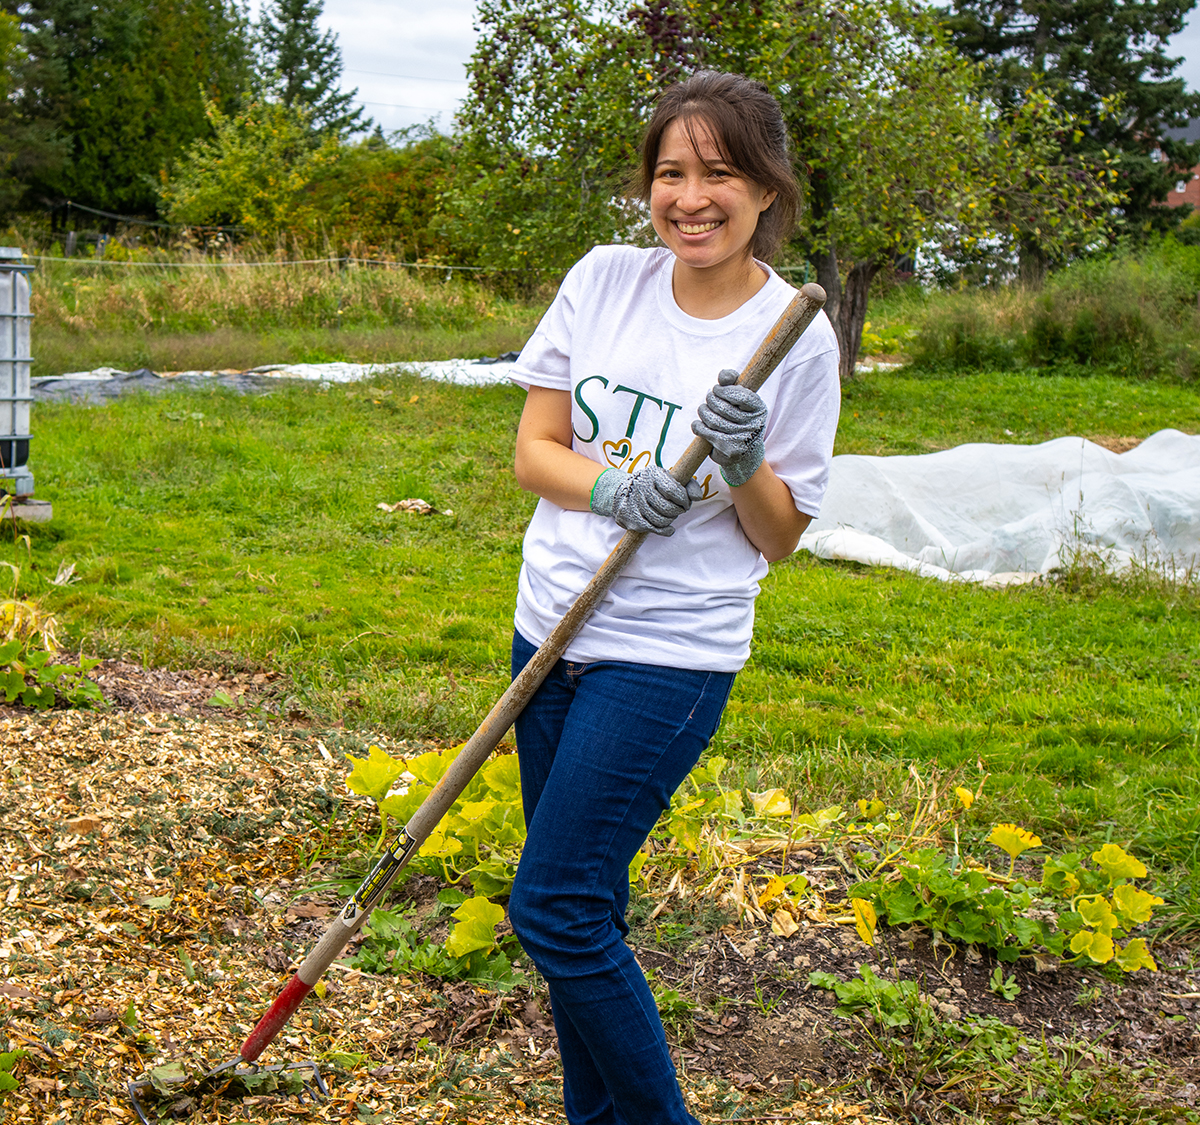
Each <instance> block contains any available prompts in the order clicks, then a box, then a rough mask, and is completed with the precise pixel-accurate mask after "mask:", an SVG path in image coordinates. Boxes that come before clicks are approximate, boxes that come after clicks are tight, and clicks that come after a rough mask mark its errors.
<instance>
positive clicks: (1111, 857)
mask: <svg viewBox="0 0 1200 1125" xmlns="http://www.w3.org/2000/svg"><path fill="white" fill-rule="evenodd" d="M1092 859H1093V860H1094V861H1095V862H1096V863H1097V864H1098V865H1099V867H1100V868H1101V870H1102V871H1103V872H1104V874H1105V875H1107V876H1108V878H1109V880H1110V881H1111V882H1114V883H1115V882H1116V881H1117V880H1118V879H1144V878H1145V877H1146V874H1147V871H1146V865H1145V864H1144V863H1142V861H1141V860H1139V859H1135V858H1134V857H1133V856H1131V855H1130V854H1129V853H1128V852H1127V851H1125V850H1124V848H1120V847H1118V846H1117V845H1116V844H1105V845H1104V847H1102V848H1101V849H1100V850H1099V851H1098V852H1092Z"/></svg>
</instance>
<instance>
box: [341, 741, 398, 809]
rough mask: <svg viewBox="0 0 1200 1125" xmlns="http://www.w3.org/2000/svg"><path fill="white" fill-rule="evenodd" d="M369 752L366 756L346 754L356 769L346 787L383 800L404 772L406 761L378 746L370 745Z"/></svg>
mask: <svg viewBox="0 0 1200 1125" xmlns="http://www.w3.org/2000/svg"><path fill="white" fill-rule="evenodd" d="M367 753H368V757H366V758H356V757H355V756H354V755H353V754H347V755H346V757H347V758H349V759H350V761H352V762H353V763H354V769H353V770H352V771H351V773H350V776H349V777H348V778H346V787H347V788H348V789H349V790H350V791H351V792H352V793H362V794H364V795H365V796H368V797H373V798H374V799H375V800H376V801H381V800H383V798H384V797H385V796H386V794H387V791H388V790H389V789H391V787H392V782H394V781H395V780H396V778H398V777H399V776H400V775H401V774H402V773H403V772H404V763H403V762H398V761H396V759H395V758H393V757H392V756H391V755H390V754H386V753H384V752H383V751H382V750H380V749H379V747H378V746H370V747H368V749H367Z"/></svg>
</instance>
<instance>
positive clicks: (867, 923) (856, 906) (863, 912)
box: [850, 898, 879, 946]
mask: <svg viewBox="0 0 1200 1125" xmlns="http://www.w3.org/2000/svg"><path fill="white" fill-rule="evenodd" d="M850 908H851V909H852V910H853V911H854V928H855V929H856V930H857V931H858V936H859V937H860V938H862V939H863V941H865V942H866V943H867V945H871V946H873V945H874V944H875V926H876V924H877V923H878V921H879V916H878V915H877V914H876V913H875V907H873V906H872V905H871V904H870V903H869V902H867V900H866V899H865V898H852V899H851V900H850Z"/></svg>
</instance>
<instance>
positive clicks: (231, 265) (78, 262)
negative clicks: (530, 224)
mask: <svg viewBox="0 0 1200 1125" xmlns="http://www.w3.org/2000/svg"><path fill="white" fill-rule="evenodd" d="M25 257H26V258H27V259H28V260H29V261H31V262H66V263H67V264H69V265H73V266H124V267H144V268H147V269H177V270H206V269H216V270H219V269H247V268H265V267H269V266H323V265H334V264H337V265H343V266H347V265H358V266H399V267H403V268H404V269H414V270H463V271H468V272H473V273H512V272H514V271H513V270H512V269H511V268H509V269H504V268H497V269H494V270H489V269H488V267H486V266H450V265H442V264H439V263H437V262H394V261H389V260H387V259H384V258H355V257H349V256H345V257H340V258H297V259H294V260H289V261H282V262H279V261H265V262H135V261H122V260H120V259H109V258H57V257H53V256H51V255H49V254H26V255H25ZM518 270H519V272H530V273H551V272H554V271H552V270H544V269H538V268H537V267H533V266H530V267H518Z"/></svg>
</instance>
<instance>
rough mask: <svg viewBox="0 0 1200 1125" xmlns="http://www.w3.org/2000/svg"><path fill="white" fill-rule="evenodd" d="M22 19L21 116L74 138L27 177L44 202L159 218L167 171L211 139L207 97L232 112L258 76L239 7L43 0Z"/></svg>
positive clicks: (205, 2)
mask: <svg viewBox="0 0 1200 1125" xmlns="http://www.w3.org/2000/svg"><path fill="white" fill-rule="evenodd" d="M21 19H22V22H23V23H24V25H25V27H26V28H27V29H28V34H27V37H26V45H27V49H28V52H29V55H30V65H29V68H28V71H27V74H26V75H25V78H24V81H23V82H22V86H21V91H20V94H19V97H18V104H19V107H20V111H21V114H22V116H23V118H24V120H25V121H26V122H28V123H30V125H31V127H32V126H37V127H39V128H41V129H43V130H46V131H48V132H52V133H54V134H56V135H57V136H58V137H59V138H61V140H62V141H63V145H62V147H61V149H59V150H57V152H56V151H54V150H47V152H46V153H45V155H44V156H43V157H42V159H40V160H36V161H33V162H31V166H29V167H27V168H25V169H24V170H23V172H22V176H21V178H22V181H23V182H24V183H25V184H26V186H27V188H28V192H29V197H30V201H31V202H34V203H36V205H37V206H39V207H41V206H43V205H44V203H43V200H44V199H52V200H56V201H57V200H64V199H71V200H74V201H75V202H78V203H84V204H87V205H89V206H92V207H100V208H104V209H107V210H115V211H121V212H125V213H129V212H141V213H145V212H153V210H154V208H155V206H156V202H157V199H156V193H155V177H156V176H157V175H158V173H159V171H160V169H162V168H164V167H165V166H167V165H168V164H170V163H171V161H173V160H174V159H176V158H177V157H178V156H179V155H180V154H181V153H182V152H183V151H184V150H185V149H186V148H187V147H188V146H189V145H191V144H192V143H193V142H194V141H196V140H197V139H199V138H202V137H206V136H208V135H209V134H210V125H209V121H208V119H207V117H206V114H205V104H206V102H215V103H216V104H217V105H219V106H221V107H222V110H223V111H228V110H229V109H230V108H231V107H232V105H233V104H234V103H235V102H236V100H237V98H238V97H239V96H240V94H241V91H242V89H243V88H244V87H245V85H246V83H247V81H248V79H249V75H250V55H249V50H248V43H247V38H248V37H247V34H246V30H247V29H246V23H245V19H244V17H243V15H242V12H241V10H240V9H239V8H238V7H237V6H236V5H234V4H232V3H230V2H229V0H173V2H167V0H130V2H128V3H122V4H99V5H88V4H77V3H74V2H73V0H33V2H32V3H29V4H24V5H22V6H21ZM55 155H57V156H58V157H59V159H51V158H52V157H54V156H55Z"/></svg>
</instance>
